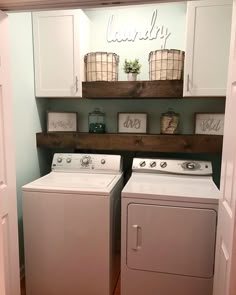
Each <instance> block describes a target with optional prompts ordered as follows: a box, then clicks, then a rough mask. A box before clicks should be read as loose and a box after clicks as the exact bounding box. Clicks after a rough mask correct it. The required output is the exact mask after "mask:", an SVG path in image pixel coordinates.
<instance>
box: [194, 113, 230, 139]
mask: <svg viewBox="0 0 236 295" xmlns="http://www.w3.org/2000/svg"><path fill="white" fill-rule="evenodd" d="M224 118H225V115H224V114H223V113H195V134H208V135H223V133H224Z"/></svg>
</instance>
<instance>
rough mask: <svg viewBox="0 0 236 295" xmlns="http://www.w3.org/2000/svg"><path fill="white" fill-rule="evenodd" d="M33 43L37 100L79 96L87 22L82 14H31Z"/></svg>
mask: <svg viewBox="0 0 236 295" xmlns="http://www.w3.org/2000/svg"><path fill="white" fill-rule="evenodd" d="M32 15H33V39H34V60H35V94H36V96H37V97H74V96H75V97H76V96H82V83H81V82H82V81H83V79H84V55H85V54H86V53H87V52H89V20H88V18H87V16H86V15H85V14H84V13H83V11H82V10H80V9H76V10H63V11H60V10H58V11H45V12H34V13H33V14H32Z"/></svg>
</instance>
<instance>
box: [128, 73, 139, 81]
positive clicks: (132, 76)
mask: <svg viewBox="0 0 236 295" xmlns="http://www.w3.org/2000/svg"><path fill="white" fill-rule="evenodd" d="M127 76H128V81H136V80H137V76H138V74H137V73H128V75H127Z"/></svg>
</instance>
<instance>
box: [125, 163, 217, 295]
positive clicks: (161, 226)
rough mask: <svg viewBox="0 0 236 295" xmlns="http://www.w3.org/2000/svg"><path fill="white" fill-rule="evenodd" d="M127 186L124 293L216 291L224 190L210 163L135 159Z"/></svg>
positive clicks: (194, 294) (205, 294) (204, 294)
mask: <svg viewBox="0 0 236 295" xmlns="http://www.w3.org/2000/svg"><path fill="white" fill-rule="evenodd" d="M132 168H133V172H132V176H131V178H130V180H129V181H128V183H127V184H126V186H125V187H124V189H123V191H122V215H121V216H122V235H121V241H122V242H121V244H122V246H121V294H122V295H133V294H135V295H143V294H145V295H154V294H158V295H173V294H175V295H190V294H191V295H211V294H212V284H213V274H214V256H215V239H216V224H217V209H218V200H219V190H218V188H217V187H216V186H215V184H214V182H213V180H212V176H211V175H212V166H211V163H210V162H202V161H193V162H191V161H183V160H157V159H156V160H155V159H137V158H136V159H134V161H133V167H132Z"/></svg>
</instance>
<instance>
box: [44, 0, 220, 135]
mask: <svg viewBox="0 0 236 295" xmlns="http://www.w3.org/2000/svg"><path fill="white" fill-rule="evenodd" d="M155 10H157V11H158V14H157V21H156V26H160V25H163V26H164V28H168V32H171V35H170V36H169V38H168V39H167V46H166V48H177V49H181V50H184V48H185V28H186V3H181V2H180V3H171V4H170V3H168V4H155V5H140V6H130V7H122V8H99V9H88V10H84V12H85V13H86V14H87V16H88V17H89V19H90V21H91V44H90V46H91V52H98V51H107V52H115V53H117V54H119V56H120V66H119V80H127V78H126V74H124V73H123V70H122V66H123V61H124V59H125V58H131V59H132V58H139V59H140V62H141V63H142V69H141V74H140V75H139V79H140V80H145V79H147V80H148V79H149V77H148V70H149V65H148V54H149V52H150V51H152V50H156V49H160V46H161V39H160V38H157V39H156V40H151V41H150V40H139V39H138V38H136V40H135V42H131V41H130V42H128V41H125V42H110V43H109V42H107V38H106V36H107V27H108V21H109V18H110V17H111V16H112V15H114V27H113V28H114V30H113V31H117V30H118V31H120V30H126V29H127V28H129V29H130V28H132V27H135V28H137V30H143V29H144V28H146V27H149V25H150V23H151V17H152V14H153V11H155ZM95 107H100V108H101V110H103V111H104V112H105V113H106V117H107V132H116V131H117V112H147V113H148V132H150V133H160V116H161V113H163V112H165V111H167V109H168V108H173V109H174V110H175V111H176V112H178V113H180V115H181V126H180V131H181V133H185V134H188V133H193V128H194V113H195V112H212V111H213V112H224V100H221V99H205V98H203V99H156V100H155V99H153V100H151V99H137V100H136V99H128V100H127V99H119V100H111V99H106V100H105V99H104V100H102V99H101V100H89V99H87V100H72V99H71V100H70V99H64V100H61V99H60V100H59V99H58V100H50V102H49V110H52V111H57V110H58V111H63V110H65V111H77V112H78V114H79V130H80V131H84V132H85V131H88V119H87V117H88V113H89V112H91V111H92V110H93V109H94V108H95Z"/></svg>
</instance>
